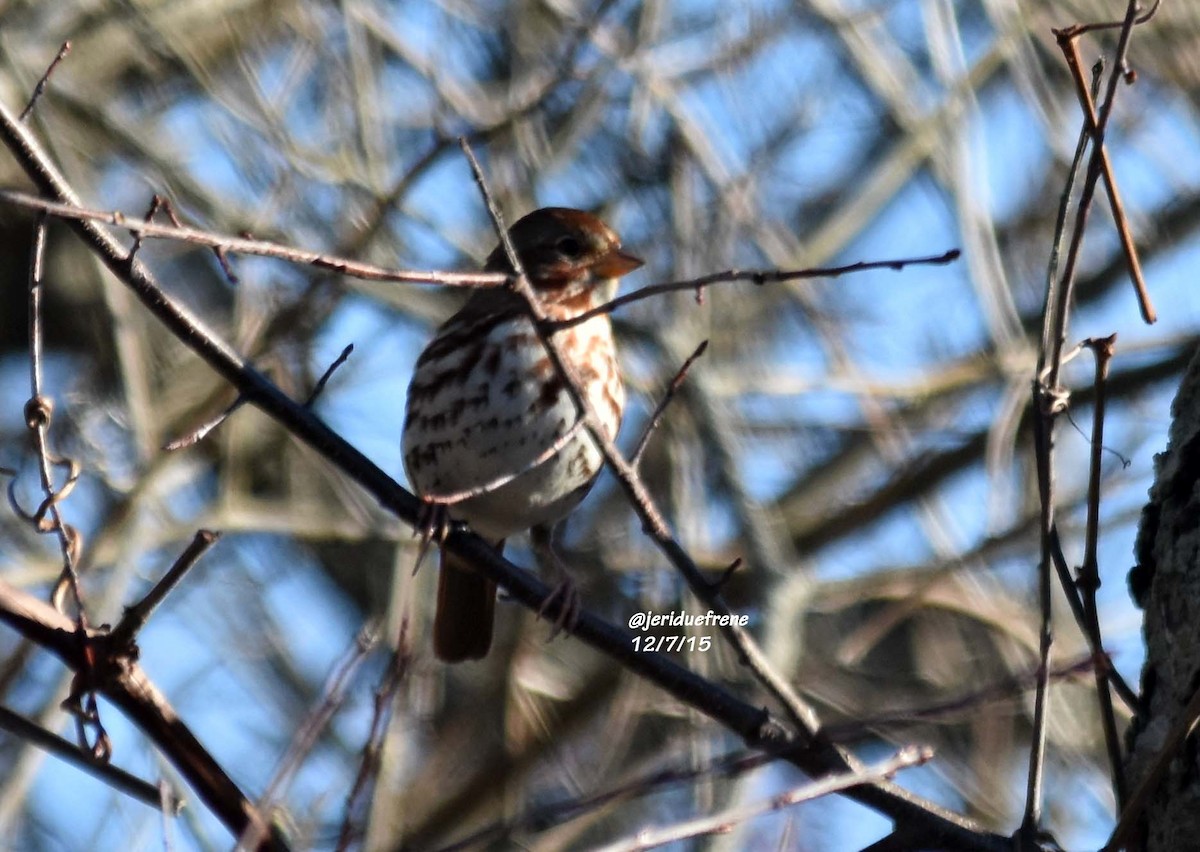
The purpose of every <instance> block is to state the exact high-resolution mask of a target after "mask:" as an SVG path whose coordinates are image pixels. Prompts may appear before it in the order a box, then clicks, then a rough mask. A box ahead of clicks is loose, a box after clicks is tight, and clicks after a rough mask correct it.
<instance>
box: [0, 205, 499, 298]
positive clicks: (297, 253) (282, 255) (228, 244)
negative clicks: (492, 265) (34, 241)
mask: <svg viewBox="0 0 1200 852" xmlns="http://www.w3.org/2000/svg"><path fill="white" fill-rule="evenodd" d="M0 200H3V201H7V202H9V203H11V204H15V205H17V206H18V207H24V208H26V209H29V210H40V211H42V212H44V213H47V214H49V215H51V216H55V217H57V218H59V219H68V220H72V221H77V222H82V221H89V222H105V223H107V224H109V225H113V226H115V227H118V228H122V229H124V230H126V231H128V232H129V233H131V234H133V235H134V236H135V237H137V236H141V237H154V238H162V239H172V240H179V241H180V242H186V243H192V244H194V245H199V246H206V247H208V248H220V249H222V250H224V251H226V252H229V253H232V254H249V255H255V256H259V257H273V258H277V259H279V260H286V261H288V262H290V263H297V264H303V265H308V266H313V267H316V268H317V269H328V270H331V271H333V272H336V273H338V274H340V275H347V276H350V277H351V278H361V279H363V280H364V281H397V282H404V283H409V284H440V285H442V286H444V287H499V286H501V285H503V284H504V283H505V281H507V280H508V276H506V275H503V274H501V273H498V272H440V271H434V270H430V271H426V272H418V271H409V270H403V269H390V268H388V267H385V266H376V265H375V264H372V263H362V262H361V261H357V260H352V259H350V258H345V257H338V256H336V255H330V254H325V253H324V252H316V251H308V250H306V249H297V248H291V247H290V246H284V245H280V244H279V243H273V242H269V241H266V240H251V239H246V238H245V237H232V236H229V235H228V234H216V233H213V232H211V231H204V230H201V229H199V228H186V227H176V226H175V225H163V224H161V223H159V222H146V221H143V220H141V219H131V218H130V217H128V216H126V215H125V214H124V213H121V212H118V211H105V210H90V209H88V208H85V207H81V206H80V205H78V204H71V203H64V202H61V201H48V200H46V199H44V198H38V197H37V196H33V195H27V194H26V193H23V192H16V191H13V190H9V189H0Z"/></svg>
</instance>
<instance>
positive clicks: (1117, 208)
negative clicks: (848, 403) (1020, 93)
mask: <svg viewBox="0 0 1200 852" xmlns="http://www.w3.org/2000/svg"><path fill="white" fill-rule="evenodd" d="M1157 5H1158V4H1157V3H1156V4H1155V7H1156V8H1157ZM1146 20H1149V17H1147V18H1146ZM1054 34H1055V37H1056V38H1057V39H1058V46H1059V48H1061V49H1062V52H1063V56H1064V57H1065V59H1066V62H1067V68H1068V69H1069V70H1070V72H1071V78H1072V79H1073V80H1074V81H1075V91H1076V94H1077V95H1078V96H1079V104H1080V106H1081V107H1083V115H1084V118H1085V127H1086V129H1087V132H1088V133H1089V134H1091V133H1095V129H1096V127H1097V126H1098V121H1099V116H1097V115H1096V104H1095V97H1094V96H1093V95H1092V92H1091V90H1090V89H1089V88H1088V85H1087V83H1086V82H1085V81H1084V79H1083V69H1082V67H1081V65H1082V63H1081V60H1080V56H1079V42H1078V41H1077V36H1078V32H1076V31H1075V30H1074V29H1073V28H1069V29H1068V30H1056V31H1055V33H1054ZM1097 150H1098V151H1099V155H1100V169H1101V175H1102V177H1103V178H1104V189H1105V192H1106V193H1107V194H1108V204H1109V207H1110V208H1111V210H1112V215H1113V222H1114V223H1115V224H1116V226H1117V235H1118V236H1119V237H1120V239H1121V249H1122V250H1123V251H1124V252H1125V263H1126V264H1127V265H1128V266H1129V277H1130V279H1132V281H1133V290H1134V293H1135V294H1136V295H1137V300H1138V309H1139V310H1140V311H1141V313H1142V319H1143V320H1145V321H1146V323H1147V324H1152V323H1154V322H1156V321H1157V320H1158V314H1157V313H1156V312H1155V310H1154V304H1153V302H1152V301H1151V300H1150V291H1149V288H1147V287H1146V280H1145V278H1144V277H1143V276H1142V264H1141V261H1140V260H1139V259H1138V252H1137V245H1136V244H1135V243H1134V240H1133V232H1132V231H1131V230H1130V227H1129V220H1128V218H1127V217H1126V216H1125V205H1124V204H1122V203H1121V193H1120V191H1119V190H1118V189H1117V179H1116V177H1115V176H1114V175H1113V167H1112V162H1111V161H1110V159H1109V156H1108V148H1107V147H1106V146H1105V145H1104V144H1102V142H1101V141H1098V142H1097Z"/></svg>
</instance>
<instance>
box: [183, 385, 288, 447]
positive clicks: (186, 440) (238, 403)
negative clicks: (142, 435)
mask: <svg viewBox="0 0 1200 852" xmlns="http://www.w3.org/2000/svg"><path fill="white" fill-rule="evenodd" d="M245 403H246V397H245V396H243V395H242V394H238V395H237V397H236V398H234V400H233V402H231V403H229V405H228V406H227V407H226V408H225V410H224V411H222V412H221V413H220V414H218V415H217V416H215V417H213V418H212V419H211V420H206V421H205V422H204V423H201V424H200V425H199V426H197V427H196V428H195V429H193V430H192V431H191V432H188V433H187V434H186V435H181V436H180V437H178V438H176V439H174V440H173V441H168V442H167V443H165V444H163V449H164V450H166V451H167V452H173V451H175V450H182V449H184V448H185V447H190V446H192V445H193V444H198V443H200V442H201V441H203V440H204V439H205V438H206V437H208V434H209V433H210V432H212V430H213V429H216V428H217V427H218V426H220V425H221V424H222V423H224V422H225V421H226V420H227V419H229V416H230V415H231V414H233V412H235V411H237V410H238V409H239V408H241V407H242V406H243V405H245ZM306 407H307V406H306Z"/></svg>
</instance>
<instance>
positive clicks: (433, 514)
mask: <svg viewBox="0 0 1200 852" xmlns="http://www.w3.org/2000/svg"><path fill="white" fill-rule="evenodd" d="M453 528H454V520H453V519H452V518H451V517H450V507H449V506H447V505H446V504H445V503H435V502H433V501H430V500H422V501H421V508H420V510H419V511H418V512H417V523H416V525H415V526H414V527H413V535H414V536H416V537H419V538H420V539H421V545H420V548H419V549H418V550H417V561H416V564H414V565H413V575H414V576H416V573H417V571H418V570H419V569H420V568H421V564H422V563H423V562H424V561H425V554H427V553H428V552H429V545H430V544H432V543H433V542H434V541H436V542H437V544H438V546H439V547H440V546H441V545H442V544H444V543H445V541H446V538H447V536H449V535H450V531H451V530H452V529H453Z"/></svg>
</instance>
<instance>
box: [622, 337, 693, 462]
mask: <svg viewBox="0 0 1200 852" xmlns="http://www.w3.org/2000/svg"><path fill="white" fill-rule="evenodd" d="M707 350H708V341H707V340H705V341H702V342H701V343H700V345H699V346H697V347H696V351H695V352H693V353H692V354H691V355H689V356H688V357H687V360H686V361H684V362H683V366H682V367H680V368H679V370H678V372H676V373H675V378H673V379H671V383H670V384H669V385H667V392H666V393H664V394H663V397H662V399H660V400H659V401H658V406H657V407H656V408H655V409H654V413H653V414H651V415H650V420H649V421H648V422H647V423H646V428H645V430H643V432H642V437H641V438H640V439H639V440H638V443H637V447H635V448H634V450H633V453H632V454H631V455H630V456H629V464H630V466H631V467H633V468H634V469H637V468H638V467H640V466H641V463H642V456H643V455H644V454H645V452H646V447H648V446H649V445H650V436H651V435H653V434H654V430H655V429H657V428H658V424H659V421H661V420H662V418H663V414H665V413H666V411H667V406H668V405H670V404H671V400H673V399H674V398H675V394H677V393H678V392H679V388H680V387H682V386H683V381H684V379H686V378H687V374H688V370H690V369H691V368H692V364H694V363H696V361H697V359H699V358H700V356H701V355H703V354H704V353H705V352H706V351H707Z"/></svg>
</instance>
